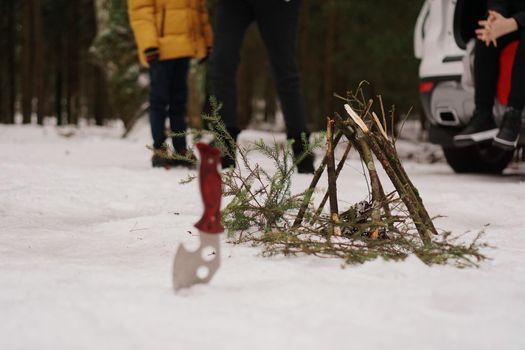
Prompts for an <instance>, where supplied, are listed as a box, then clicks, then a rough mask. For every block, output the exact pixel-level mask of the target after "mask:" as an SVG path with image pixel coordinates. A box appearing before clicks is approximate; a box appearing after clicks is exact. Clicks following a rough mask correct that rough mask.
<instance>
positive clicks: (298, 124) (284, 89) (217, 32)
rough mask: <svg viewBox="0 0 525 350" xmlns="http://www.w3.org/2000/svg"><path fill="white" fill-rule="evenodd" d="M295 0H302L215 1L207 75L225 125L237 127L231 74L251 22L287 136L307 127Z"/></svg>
mask: <svg viewBox="0 0 525 350" xmlns="http://www.w3.org/2000/svg"><path fill="white" fill-rule="evenodd" d="M300 5H301V0H289V1H285V0H218V2H217V8H216V18H215V28H214V44H213V54H212V74H211V75H212V85H213V93H214V94H215V96H216V97H217V99H218V101H219V102H220V103H222V110H221V112H220V114H221V117H222V119H223V121H224V123H225V124H226V126H227V127H228V128H232V129H236V128H237V88H236V73H237V68H238V66H239V61H240V50H241V45H242V41H243V38H244V34H245V32H246V29H247V28H248V26H249V25H250V24H251V23H252V22H255V23H256V24H257V26H258V28H259V32H260V34H261V37H262V40H263V42H264V45H265V47H266V50H267V52H268V56H269V59H270V63H271V67H272V73H273V76H274V79H275V82H276V84H277V93H278V95H279V99H280V101H281V107H282V110H283V114H284V118H285V123H286V128H287V133H288V137H289V138H294V137H297V136H298V135H300V134H301V133H302V132H307V128H306V117H305V105H304V100H303V96H302V93H301V88H300V79H299V73H298V67H297V60H296V51H297V30H298V20H299V8H300Z"/></svg>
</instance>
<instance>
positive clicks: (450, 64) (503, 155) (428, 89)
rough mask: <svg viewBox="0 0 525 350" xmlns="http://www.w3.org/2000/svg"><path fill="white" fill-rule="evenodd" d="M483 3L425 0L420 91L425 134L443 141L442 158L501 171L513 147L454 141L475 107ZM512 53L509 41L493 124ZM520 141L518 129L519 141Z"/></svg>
mask: <svg viewBox="0 0 525 350" xmlns="http://www.w3.org/2000/svg"><path fill="white" fill-rule="evenodd" d="M486 4H487V1H486V0H426V1H425V3H424V5H423V8H422V9H421V12H420V14H419V17H418V20H417V24H416V28H415V36H414V49H415V55H416V57H417V58H418V59H420V60H421V64H420V67H419V77H420V85H419V91H420V95H421V102H422V107H423V111H424V113H425V117H426V118H425V121H426V126H427V127H428V130H429V139H430V142H432V143H437V144H440V145H441V146H442V147H443V151H444V154H445V157H446V159H447V162H448V163H449V164H450V166H451V167H452V168H453V169H454V170H455V171H456V172H484V173H500V172H502V171H503V170H504V169H505V168H506V167H507V165H508V164H509V163H510V162H511V160H512V158H513V155H514V152H513V151H503V150H500V149H497V148H495V147H493V146H492V140H486V141H483V142H479V143H477V144H475V145H473V146H469V147H462V148H458V147H454V143H453V137H454V135H456V134H457V133H458V132H460V131H461V130H462V128H463V127H464V126H465V124H466V123H467V122H468V121H469V119H470V118H471V116H472V113H473V111H474V107H475V106H474V86H473V78H472V77H473V47H474V42H475V40H476V39H475V32H474V31H475V29H476V28H477V27H478V24H477V21H478V20H479V19H480V18H482V17H483V16H484V15H485V13H486V11H487V8H486ZM512 55H513V52H512V48H511V47H510V45H509V48H508V50H504V52H503V53H502V57H503V56H505V57H506V59H502V63H501V64H502V65H503V66H504V68H502V69H501V72H502V73H501V75H502V77H501V78H500V83H499V85H501V86H499V88H498V97H499V98H496V103H495V107H494V116H495V117H496V123H497V124H498V125H499V123H500V122H501V119H502V117H503V107H504V105H503V104H504V103H505V102H504V101H505V94H507V97H508V89H509V87H508V85H509V84H508V83H507V81H508V80H510V68H511V67H512V59H513V56H512ZM509 56H510V59H509ZM509 66H510V67H509ZM505 67H506V68H505ZM505 75H506V76H505ZM524 144H525V134H524V133H523V130H522V135H521V137H520V141H519V147H523V146H524Z"/></svg>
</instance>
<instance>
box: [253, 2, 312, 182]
mask: <svg viewBox="0 0 525 350" xmlns="http://www.w3.org/2000/svg"><path fill="white" fill-rule="evenodd" d="M252 2H253V3H254V8H255V19H256V21H257V25H258V27H259V31H260V33H261V37H262V39H263V42H264V44H265V46H266V49H267V52H268V57H269V59H270V63H271V66H272V72H273V76H274V79H275V81H276V84H277V93H278V95H279V99H280V101H281V108H282V110H283V114H284V119H285V123H286V129H287V136H288V138H289V139H293V140H294V143H293V147H292V149H293V152H294V155H295V156H296V157H298V156H299V155H301V153H302V152H303V151H304V148H303V142H302V137H301V135H302V134H304V135H305V136H306V137H307V138H308V136H309V132H308V128H307V126H306V111H305V104H304V99H303V95H302V93H301V83H300V78H299V69H298V66H297V58H296V55H297V31H298V21H299V10H300V6H301V1H300V0H291V1H282V0H266V1H264V2H259V1H257V0H252ZM297 167H298V170H299V172H300V173H313V171H314V167H313V156H312V155H308V156H306V157H305V158H304V159H303V160H302V161H301V162H299V164H298V165H297Z"/></svg>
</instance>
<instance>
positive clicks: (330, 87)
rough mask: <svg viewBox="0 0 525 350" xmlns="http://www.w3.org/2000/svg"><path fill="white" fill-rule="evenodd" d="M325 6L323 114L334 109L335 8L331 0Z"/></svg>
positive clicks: (326, 1) (328, 113)
mask: <svg viewBox="0 0 525 350" xmlns="http://www.w3.org/2000/svg"><path fill="white" fill-rule="evenodd" d="M325 4H326V8H327V11H328V13H327V19H326V22H325V23H326V24H327V32H326V41H325V52H324V69H323V71H324V74H323V75H324V83H323V87H324V115H330V114H331V113H332V112H333V111H334V98H333V95H334V92H335V91H334V72H333V68H334V49H335V40H336V36H337V32H336V25H337V8H336V5H335V2H334V1H333V0H325Z"/></svg>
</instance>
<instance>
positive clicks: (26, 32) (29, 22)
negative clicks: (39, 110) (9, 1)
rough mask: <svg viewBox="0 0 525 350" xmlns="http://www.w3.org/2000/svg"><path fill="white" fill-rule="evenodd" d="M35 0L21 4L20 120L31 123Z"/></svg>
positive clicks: (28, 0)
mask: <svg viewBox="0 0 525 350" xmlns="http://www.w3.org/2000/svg"><path fill="white" fill-rule="evenodd" d="M34 12H35V1H34V0H26V1H25V2H24V4H23V13H22V33H23V40H22V52H21V56H22V57H21V62H22V67H21V95H22V96H21V107H22V122H23V123H24V124H29V123H31V114H32V112H33V109H32V100H33V82H34V66H33V50H34V28H33V25H34V21H33V16H34Z"/></svg>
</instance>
